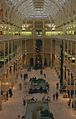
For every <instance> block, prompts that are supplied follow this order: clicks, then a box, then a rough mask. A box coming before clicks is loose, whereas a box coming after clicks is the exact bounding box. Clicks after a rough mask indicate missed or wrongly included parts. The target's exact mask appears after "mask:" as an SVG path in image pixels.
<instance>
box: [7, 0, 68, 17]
mask: <svg viewBox="0 0 76 119" xmlns="http://www.w3.org/2000/svg"><path fill="white" fill-rule="evenodd" d="M67 1H68V0H7V2H8V3H9V4H10V2H11V3H12V5H13V6H14V7H15V10H16V11H17V12H18V13H19V14H21V16H23V17H24V19H25V17H30V16H31V17H32V16H34V17H35V16H36V17H37V16H40V17H41V16H42V17H43V16H47V15H48V16H50V15H51V16H52V17H53V18H54V17H55V16H56V14H57V12H58V11H59V10H60V9H61V8H62V7H63V6H64V3H65V2H67ZM47 12H48V13H47Z"/></svg>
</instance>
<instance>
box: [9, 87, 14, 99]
mask: <svg viewBox="0 0 76 119" xmlns="http://www.w3.org/2000/svg"><path fill="white" fill-rule="evenodd" d="M8 93H9V96H10V97H12V96H13V93H12V89H11V88H10V89H9V90H8Z"/></svg>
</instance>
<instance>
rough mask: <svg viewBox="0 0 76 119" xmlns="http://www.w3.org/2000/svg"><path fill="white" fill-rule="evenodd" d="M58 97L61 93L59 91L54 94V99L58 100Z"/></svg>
mask: <svg viewBox="0 0 76 119" xmlns="http://www.w3.org/2000/svg"><path fill="white" fill-rule="evenodd" d="M58 97H59V93H58V92H56V93H54V94H53V100H58Z"/></svg>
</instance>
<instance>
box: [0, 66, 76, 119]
mask: <svg viewBox="0 0 76 119" xmlns="http://www.w3.org/2000/svg"><path fill="white" fill-rule="evenodd" d="M24 72H26V71H25V70H23V71H22V73H24ZM44 72H45V73H46V78H45V80H47V81H48V82H49V84H50V91H49V95H50V97H51V102H50V103H49V105H50V111H52V112H53V113H54V117H55V119H76V112H75V111H74V110H73V109H71V108H68V99H64V98H63V96H62V95H61V94H59V99H58V100H55V101H53V99H52V95H53V93H55V92H56V83H57V82H58V79H57V75H56V73H55V71H54V70H53V69H50V68H46V69H45V70H44ZM28 75H29V79H30V78H31V77H42V78H43V77H44V76H43V75H40V72H39V71H35V70H32V71H31V72H29V73H28ZM19 82H21V83H22V85H23V86H24V81H23V79H20V76H18V79H17V83H16V84H15V87H14V90H13V94H14V95H13V97H12V98H9V100H8V101H7V102H3V104H2V111H0V119H18V115H21V116H22V115H24V113H25V107H24V106H23V104H22V101H23V97H24V96H25V97H26V95H27V94H26V93H27V92H26V89H25V88H24V87H23V89H22V90H19V85H18V84H19ZM27 90H28V89H27ZM34 96H37V98H38V99H40V98H41V95H40V94H37V95H34Z"/></svg>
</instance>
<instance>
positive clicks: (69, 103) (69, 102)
mask: <svg viewBox="0 0 76 119" xmlns="http://www.w3.org/2000/svg"><path fill="white" fill-rule="evenodd" d="M70 106H71V99H69V101H68V107H70Z"/></svg>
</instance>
